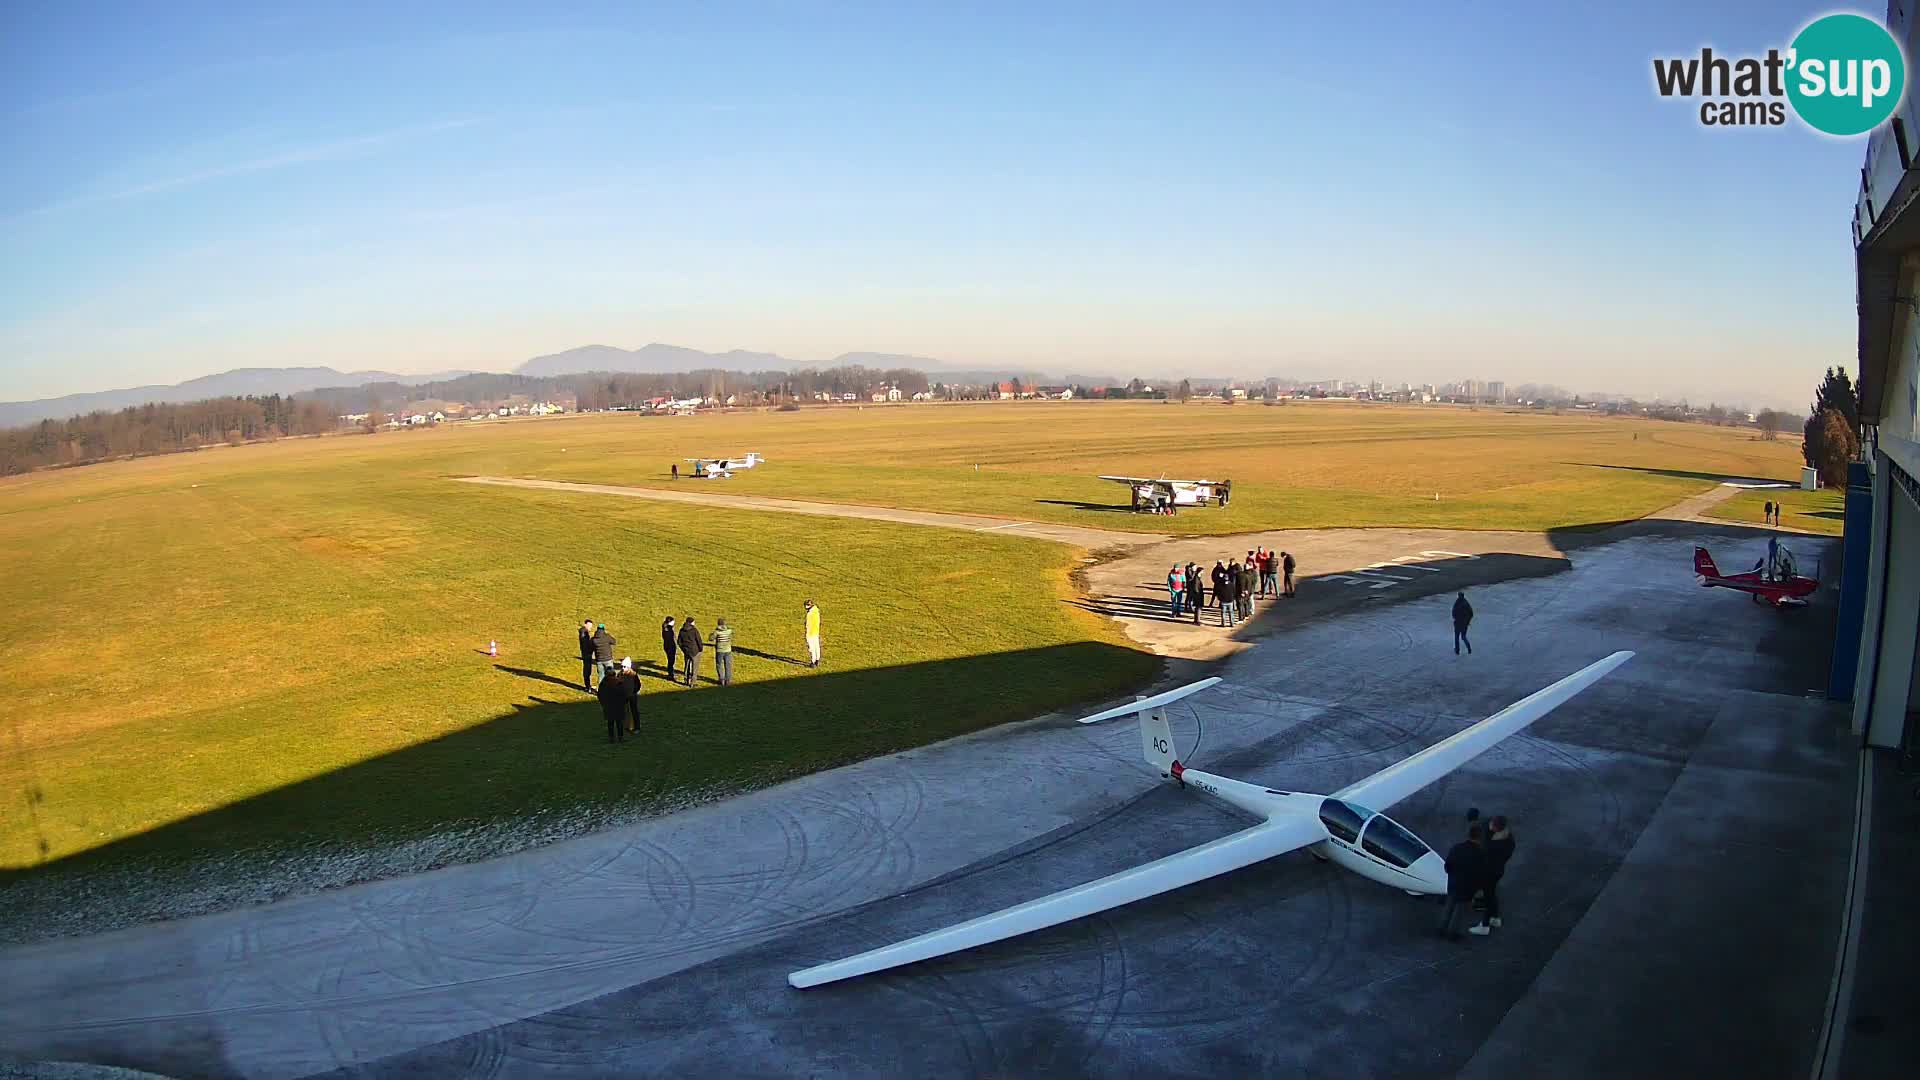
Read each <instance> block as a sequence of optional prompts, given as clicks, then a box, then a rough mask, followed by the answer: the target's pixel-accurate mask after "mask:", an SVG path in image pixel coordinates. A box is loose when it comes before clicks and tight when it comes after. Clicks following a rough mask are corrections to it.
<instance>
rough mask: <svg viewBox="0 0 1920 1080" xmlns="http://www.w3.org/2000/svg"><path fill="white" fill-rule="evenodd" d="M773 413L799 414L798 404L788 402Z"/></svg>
mask: <svg viewBox="0 0 1920 1080" xmlns="http://www.w3.org/2000/svg"><path fill="white" fill-rule="evenodd" d="M773 411H774V412H799V411H800V403H799V402H797V401H789V402H786V403H785V404H783V405H781V406H780V407H779V408H777V409H775V410H773Z"/></svg>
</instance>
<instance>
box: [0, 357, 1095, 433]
mask: <svg viewBox="0 0 1920 1080" xmlns="http://www.w3.org/2000/svg"><path fill="white" fill-rule="evenodd" d="M854 365H858V366H860V367H864V368H872V369H879V370H886V369H888V368H912V369H914V370H917V371H924V372H926V373H927V374H928V375H929V376H931V377H933V379H934V381H936V382H939V381H946V382H967V383H983V382H996V381H999V380H1002V379H1021V380H1029V379H1036V378H1037V379H1039V380H1040V381H1041V382H1043V383H1046V382H1061V383H1068V384H1073V383H1078V384H1082V385H1086V386H1096V385H1097V386H1112V385H1118V384H1119V383H1120V382H1122V381H1123V380H1118V379H1114V378H1112V377H1110V376H1104V375H1103V376H1087V375H1066V376H1062V377H1059V378H1055V377H1054V376H1053V375H1052V374H1051V373H1049V372H1045V371H1038V370H1035V369H1032V368H1012V367H993V366H986V365H977V364H975V365H961V364H953V363H949V362H946V361H942V360H935V359H933V358H932V357H927V356H909V355H905V354H901V353H879V352H850V353H842V354H841V355H839V356H836V357H834V358H833V359H832V360H830V361H828V362H827V363H825V364H813V363H808V362H805V361H800V360H794V359H791V358H789V357H785V356H781V355H779V354H778V353H767V352H751V351H748V350H746V349H733V350H731V351H728V352H719V353H712V352H704V351H702V350H700V349H689V348H685V347H684V346H680V345H665V344H661V343H660V342H654V343H652V344H649V345H642V346H641V347H639V348H637V349H622V348H618V347H616V346H613V345H583V346H581V347H580V348H577V349H568V350H567V351H566V352H558V353H551V354H549V355H546V356H536V357H534V358H533V359H531V360H528V361H527V362H526V363H524V364H521V365H520V366H519V367H517V368H515V369H514V370H513V373H514V374H517V375H529V376H542V377H546V376H554V375H580V374H585V373H587V372H593V371H618V372H631V373H636V374H667V373H671V372H682V371H700V370H703V369H709V368H717V369H720V370H723V371H739V372H754V371H793V370H795V369H798V368H807V367H824V368H831V367H851V366H854ZM471 374H476V373H475V372H473V371H465V370H463V371H440V372H434V373H433V374H430V375H395V374H393V373H392V372H387V371H337V370H335V369H333V368H330V367H294V368H235V369H234V370H232V371H223V372H221V373H220V374H218V375H204V376H201V377H200V378H197V379H188V380H187V381H186V382H183V383H175V384H173V385H171V386H135V387H130V388H128V389H125V390H101V391H98V392H95V393H89V394H68V395H66V396H65V397H57V398H41V399H39V400H37V401H7V402H0V427H18V426H20V425H22V424H32V423H36V422H38V421H40V420H46V419H54V420H64V419H66V418H67V417H70V416H80V415H83V414H85V413H90V412H94V411H97V410H102V409H104V410H113V409H124V408H126V407H127V406H129V405H145V404H147V403H149V402H154V403H158V402H177V401H200V400H202V399H205V398H217V397H234V396H244V395H247V394H301V393H306V392H308V391H311V390H319V389H323V388H332V387H355V386H365V385H367V384H369V383H386V382H391V383H399V384H401V385H403V386H417V385H420V384H422V383H430V382H439V381H442V380H446V379H454V378H458V377H460V376H462V375H471Z"/></svg>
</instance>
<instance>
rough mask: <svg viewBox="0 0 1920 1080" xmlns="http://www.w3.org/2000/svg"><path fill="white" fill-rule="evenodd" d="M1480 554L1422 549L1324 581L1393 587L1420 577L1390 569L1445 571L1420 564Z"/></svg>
mask: <svg viewBox="0 0 1920 1080" xmlns="http://www.w3.org/2000/svg"><path fill="white" fill-rule="evenodd" d="M1479 557H1480V556H1478V555H1468V554H1467V553H1466V552H1463V551H1422V552H1419V553H1418V554H1414V555H1397V556H1395V557H1394V558H1392V559H1388V560H1387V561H1385V562H1377V563H1368V564H1367V565H1366V566H1363V567H1360V568H1358V569H1355V570H1349V571H1347V572H1346V573H1343V574H1328V575H1326V576H1325V577H1323V578H1321V579H1320V580H1322V581H1338V582H1340V583H1341V584H1343V585H1365V586H1367V587H1368V588H1370V589H1391V588H1393V586H1394V585H1395V583H1397V582H1402V581H1418V580H1419V579H1418V578H1410V577H1399V576H1397V575H1394V574H1389V573H1386V572H1385V571H1388V570H1420V571H1423V572H1425V573H1429V574H1440V573H1444V572H1445V569H1444V568H1442V567H1438V566H1420V565H1418V564H1419V563H1421V562H1427V561H1434V560H1443V559H1478V558H1479Z"/></svg>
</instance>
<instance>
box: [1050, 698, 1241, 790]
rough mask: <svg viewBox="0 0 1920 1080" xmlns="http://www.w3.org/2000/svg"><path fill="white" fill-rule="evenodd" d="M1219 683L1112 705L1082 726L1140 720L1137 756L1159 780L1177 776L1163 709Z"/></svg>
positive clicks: (1168, 729)
mask: <svg viewBox="0 0 1920 1080" xmlns="http://www.w3.org/2000/svg"><path fill="white" fill-rule="evenodd" d="M1219 683H1220V677H1219V676H1218V675H1215V676H1213V677H1212V678H1208V679H1201V680H1200V681H1199V682H1196V683H1188V684H1187V685H1185V686H1182V687H1180V688H1178V689H1176V690H1169V691H1167V692H1166V693H1164V694H1155V695H1154V696H1152V697H1150V698H1142V699H1140V700H1139V701H1135V702H1133V703H1132V704H1128V705H1116V706H1114V707H1113V708H1111V709H1108V710H1106V711H1105V712H1098V713H1095V714H1093V715H1092V716H1088V717H1085V718H1083V719H1082V720H1081V721H1080V723H1082V724H1097V723H1099V722H1100V721H1102V720H1111V719H1112V718H1114V717H1116V716H1127V715H1133V716H1138V717H1139V718H1140V752H1141V753H1142V754H1144V755H1145V756H1146V759H1147V764H1149V765H1151V766H1153V767H1154V769H1155V770H1157V771H1158V772H1159V773H1160V775H1162V776H1174V775H1177V774H1178V770H1179V765H1180V762H1179V761H1178V759H1177V758H1175V756H1174V749H1173V727H1172V725H1170V724H1168V723H1167V706H1168V705H1171V704H1173V703H1174V702H1176V701H1179V700H1181V699H1182V698H1185V697H1187V696H1188V695H1190V694H1197V693H1199V692H1200V691H1202V690H1205V689H1208V688H1209V687H1213V686H1217V685H1219Z"/></svg>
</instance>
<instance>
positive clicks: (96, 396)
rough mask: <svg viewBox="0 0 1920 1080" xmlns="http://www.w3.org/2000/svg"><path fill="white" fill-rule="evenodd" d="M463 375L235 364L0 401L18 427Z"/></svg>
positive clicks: (4, 419) (5, 420)
mask: <svg viewBox="0 0 1920 1080" xmlns="http://www.w3.org/2000/svg"><path fill="white" fill-rule="evenodd" d="M465 374H468V372H465V371H446V372H437V373H435V374H432V375H395V374H393V373H392V372H389V371H335V370H334V369H333V368H330V367H293V368H235V369H233V370H232V371H223V372H221V373H220V374H218V375H202V376H201V377H199V378H197V379H188V380H187V381H186V382H183V383H174V384H173V385H171V386H134V387H129V388H128V389H125V390H100V391H96V392H94V393H91V394H68V395H66V396H65V397H57V398H41V399H39V400H38V401H5V402H0V427H18V426H20V425H22V424H32V423H37V422H39V421H41V420H47V419H53V420H64V419H66V418H67V417H69V416H81V415H84V414H86V413H90V412H97V411H101V410H107V411H112V410H114V409H124V408H126V407H127V406H129V405H145V404H148V403H150V402H152V403H159V402H169V401H201V400H204V399H206V398H217V397H244V396H246V395H248V394H300V393H305V392H306V391H308V390H317V389H319V388H320V387H323V386H364V385H366V384H367V383H376V382H397V383H403V384H406V385H409V386H411V385H414V384H417V383H424V382H433V381H435V380H439V379H451V378H456V377H458V376H461V375H465Z"/></svg>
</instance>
